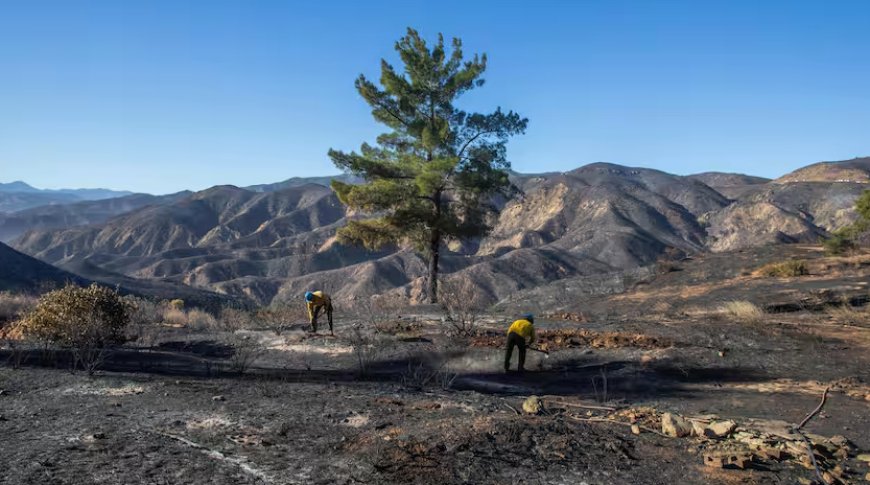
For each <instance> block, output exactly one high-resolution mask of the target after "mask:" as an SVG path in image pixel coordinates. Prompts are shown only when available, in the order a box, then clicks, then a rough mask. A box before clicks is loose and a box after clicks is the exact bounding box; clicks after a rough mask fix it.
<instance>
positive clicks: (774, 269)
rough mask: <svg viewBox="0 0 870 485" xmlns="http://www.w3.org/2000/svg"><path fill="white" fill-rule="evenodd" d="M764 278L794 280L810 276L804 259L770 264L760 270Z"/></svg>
mask: <svg viewBox="0 0 870 485" xmlns="http://www.w3.org/2000/svg"><path fill="white" fill-rule="evenodd" d="M758 273H759V274H761V275H762V276H768V277H771V278H793V277H796V276H804V275H808V274H810V270H809V268H808V267H807V262H806V261H804V260H802V259H793V260H789V261H782V262H779V263H770V264H766V265H764V266H762V267H761V268H759V269H758Z"/></svg>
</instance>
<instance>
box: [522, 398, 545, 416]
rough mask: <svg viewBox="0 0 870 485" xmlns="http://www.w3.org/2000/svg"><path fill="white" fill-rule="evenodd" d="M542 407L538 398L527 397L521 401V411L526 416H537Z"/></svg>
mask: <svg viewBox="0 0 870 485" xmlns="http://www.w3.org/2000/svg"><path fill="white" fill-rule="evenodd" d="M543 407H544V406H543V404H542V403H541V399H540V398H539V397H538V396H529V397H528V399H526V400H525V401H523V411H525V412H527V413H528V414H538V413H540V412H541V409H542V408H543Z"/></svg>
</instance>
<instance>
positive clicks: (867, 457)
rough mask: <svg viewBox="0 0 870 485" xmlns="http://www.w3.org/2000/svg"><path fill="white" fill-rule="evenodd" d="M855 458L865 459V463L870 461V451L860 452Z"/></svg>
mask: <svg viewBox="0 0 870 485" xmlns="http://www.w3.org/2000/svg"><path fill="white" fill-rule="evenodd" d="M855 458H856V459H858V461H865V462H867V463H870V453H862V454H860V455H858V456H856V457H855Z"/></svg>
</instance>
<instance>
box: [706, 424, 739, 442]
mask: <svg viewBox="0 0 870 485" xmlns="http://www.w3.org/2000/svg"><path fill="white" fill-rule="evenodd" d="M735 429H737V423H735V422H734V421H731V420H728V421H716V422H713V423H710V424H708V425H707V426H706V427H705V428H704V435H705V436H707V437H708V438H725V437H727V436H728V435H730V434H731V433H733V432H734V430H735Z"/></svg>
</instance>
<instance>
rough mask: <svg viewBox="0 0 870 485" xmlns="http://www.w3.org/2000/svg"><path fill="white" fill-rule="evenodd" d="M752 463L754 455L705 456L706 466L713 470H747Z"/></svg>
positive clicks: (714, 453) (709, 454) (712, 454)
mask: <svg viewBox="0 0 870 485" xmlns="http://www.w3.org/2000/svg"><path fill="white" fill-rule="evenodd" d="M750 463H752V455H750V454H746V453H722V452H718V453H717V452H711V453H705V454H704V465H706V466H709V467H713V468H740V469H745V468H746V467H748V466H749V464H750Z"/></svg>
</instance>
